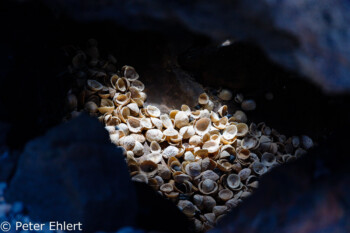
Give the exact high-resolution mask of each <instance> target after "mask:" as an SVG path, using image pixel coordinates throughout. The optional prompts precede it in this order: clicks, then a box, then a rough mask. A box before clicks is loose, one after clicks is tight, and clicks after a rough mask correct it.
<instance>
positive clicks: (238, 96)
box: [234, 93, 244, 104]
mask: <svg viewBox="0 0 350 233" xmlns="http://www.w3.org/2000/svg"><path fill="white" fill-rule="evenodd" d="M234 100H235V102H236V103H239V104H240V103H242V102H243V100H244V96H243V94H242V93H237V94H236V96H235V99H234Z"/></svg>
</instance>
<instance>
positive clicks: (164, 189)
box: [160, 183, 174, 193]
mask: <svg viewBox="0 0 350 233" xmlns="http://www.w3.org/2000/svg"><path fill="white" fill-rule="evenodd" d="M173 190H174V186H173V184H171V183H166V184H163V185H162V186H160V191H162V192H163V193H171V192H172V191H173Z"/></svg>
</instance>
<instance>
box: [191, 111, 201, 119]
mask: <svg viewBox="0 0 350 233" xmlns="http://www.w3.org/2000/svg"><path fill="white" fill-rule="evenodd" d="M200 115H201V111H200V110H197V111H193V112H191V117H192V118H193V119H198V118H199V117H200Z"/></svg>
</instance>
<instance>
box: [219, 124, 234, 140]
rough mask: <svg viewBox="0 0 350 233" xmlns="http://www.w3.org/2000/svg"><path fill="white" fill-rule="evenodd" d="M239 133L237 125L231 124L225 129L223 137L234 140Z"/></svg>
mask: <svg viewBox="0 0 350 233" xmlns="http://www.w3.org/2000/svg"><path fill="white" fill-rule="evenodd" d="M236 135H237V127H236V126H235V125H229V126H227V127H226V129H225V130H224V132H223V134H222V137H223V138H225V139H226V140H232V139H233V138H234V137H236Z"/></svg>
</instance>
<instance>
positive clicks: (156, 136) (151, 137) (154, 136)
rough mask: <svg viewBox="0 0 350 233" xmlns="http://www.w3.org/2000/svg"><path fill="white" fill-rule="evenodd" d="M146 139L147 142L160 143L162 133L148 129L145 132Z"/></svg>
mask: <svg viewBox="0 0 350 233" xmlns="http://www.w3.org/2000/svg"><path fill="white" fill-rule="evenodd" d="M146 139H147V141H149V142H152V141H156V142H161V141H162V140H163V133H162V131H160V130H159V129H149V130H147V132H146Z"/></svg>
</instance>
